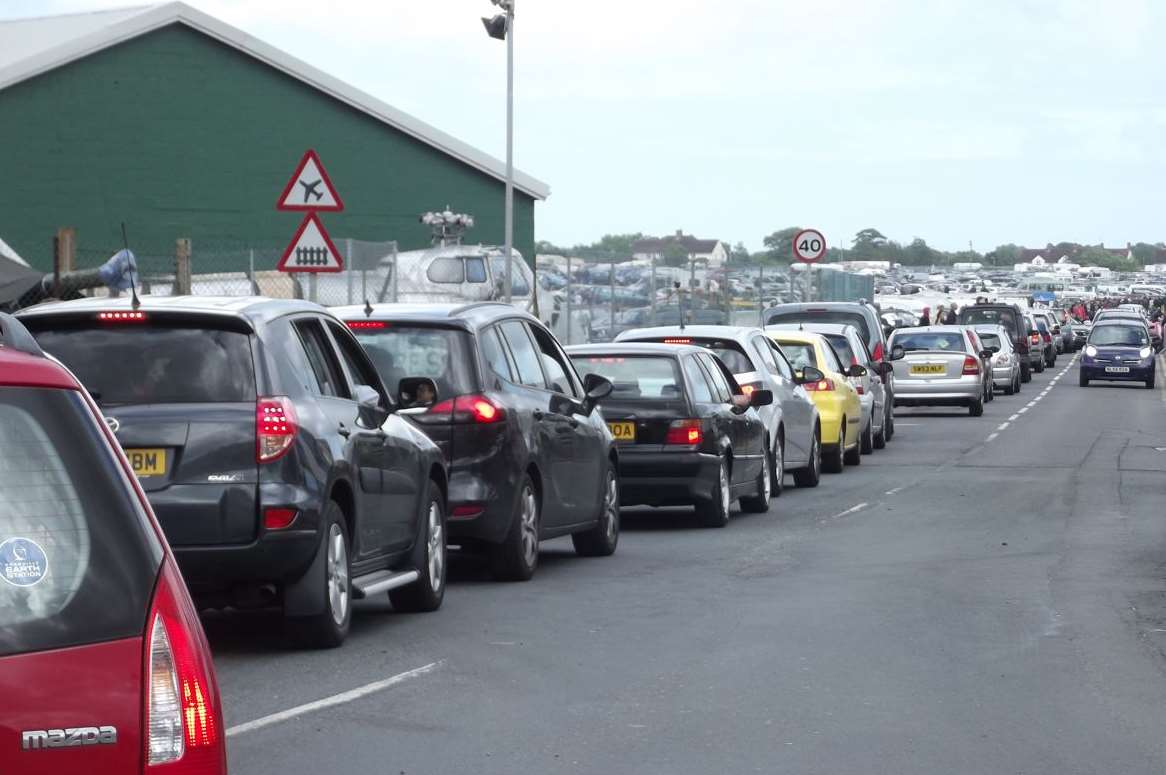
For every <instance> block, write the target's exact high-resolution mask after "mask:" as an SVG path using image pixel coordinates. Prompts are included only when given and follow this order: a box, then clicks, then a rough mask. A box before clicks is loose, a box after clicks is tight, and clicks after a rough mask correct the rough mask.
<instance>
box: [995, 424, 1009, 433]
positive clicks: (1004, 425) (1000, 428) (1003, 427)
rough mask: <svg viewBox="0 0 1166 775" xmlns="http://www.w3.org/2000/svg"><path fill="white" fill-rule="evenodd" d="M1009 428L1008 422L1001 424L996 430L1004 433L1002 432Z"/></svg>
mask: <svg viewBox="0 0 1166 775" xmlns="http://www.w3.org/2000/svg"><path fill="white" fill-rule="evenodd" d="M1007 427H1008V423H1006V422H1002V423H1000V424H999V425H998V426H996V430H998V431H1002V430H1004V429H1005V428H1007Z"/></svg>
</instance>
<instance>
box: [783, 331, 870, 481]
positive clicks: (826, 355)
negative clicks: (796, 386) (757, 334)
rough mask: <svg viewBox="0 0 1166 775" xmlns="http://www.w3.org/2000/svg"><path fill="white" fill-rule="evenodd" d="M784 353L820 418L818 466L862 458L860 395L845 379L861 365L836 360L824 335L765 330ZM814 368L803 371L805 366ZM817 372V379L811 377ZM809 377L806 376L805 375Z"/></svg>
mask: <svg viewBox="0 0 1166 775" xmlns="http://www.w3.org/2000/svg"><path fill="white" fill-rule="evenodd" d="M766 334H767V335H768V336H769V338H770V339H772V340H773V341H775V342H777V345H778V347H780V348H781V349H782V352H784V353H785V356H786V358H787V359H788V360H789V362H790V365H792V366H793V367H794V375H795V376H796V377H798V381H799V382H801V385H802V387H803V388H805V389H806V390H807V391H808V392H809V394H810V398H812V399H813V401H814V405H815V406H817V407H818V414H819V415H821V418H822V420H821V421H822V470H823V471H829V472H831V473H838V472H840V471H841V470H842V467H843V465H844V464H845V465H852V466H856V465H858V464H859V463H860V462H861V461H862V444H861V438H860V437H861V426H862V399H860V398H859V397H858V392H857V391H856V390H855V389H854V386H853V385H851V384H850V381H849V380H848V379H847V377H848V376H851V377H854V376H862V374H861V373H859V374H856V373H854V370H855V369H863V367H862V366H850V367H846V366H843V365H842V362H841V361H839V360H838V356H837V354H835V352H834V348H833V347H831V346H830V343H829V342H828V341H826V337H824V336H822V335H821V334H815V333H812V332H810V331H767V332H766ZM807 367H810V368H812V369H817V370H818V372H819V374H814V373H813V372H811V373H809V374H806V373H805V369H806V368H807ZM815 376H821V379H813V377H815ZM806 377H810V379H805V378H806Z"/></svg>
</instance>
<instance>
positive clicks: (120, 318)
mask: <svg viewBox="0 0 1166 775" xmlns="http://www.w3.org/2000/svg"><path fill="white" fill-rule="evenodd" d="M97 319H98V320H100V321H101V322H102V323H145V322H146V313H145V312H140V311H137V310H134V311H132V312H98V313H97Z"/></svg>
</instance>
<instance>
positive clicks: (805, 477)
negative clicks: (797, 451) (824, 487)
mask: <svg viewBox="0 0 1166 775" xmlns="http://www.w3.org/2000/svg"><path fill="white" fill-rule="evenodd" d="M820 436H821V431H819V430H818V429H817V428H815V429H814V436H813V438H812V439H810V461H809V462H808V463H807V464H806V467H805V468H799V469H798V470H796V471H794V484H796V485H797V486H798V487H817V486H818V482H819V481H821V478H822V440H821V438H820Z"/></svg>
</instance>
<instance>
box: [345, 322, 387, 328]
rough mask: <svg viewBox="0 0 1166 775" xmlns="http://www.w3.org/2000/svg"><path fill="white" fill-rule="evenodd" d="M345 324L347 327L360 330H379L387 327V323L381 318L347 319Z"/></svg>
mask: <svg viewBox="0 0 1166 775" xmlns="http://www.w3.org/2000/svg"><path fill="white" fill-rule="evenodd" d="M347 324H348V327H349V328H351V329H352V330H353V331H360V330H367V329H373V330H379V329H382V328H388V327H389V324H388V323H386V322H384V321H383V320H349V321H347Z"/></svg>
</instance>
